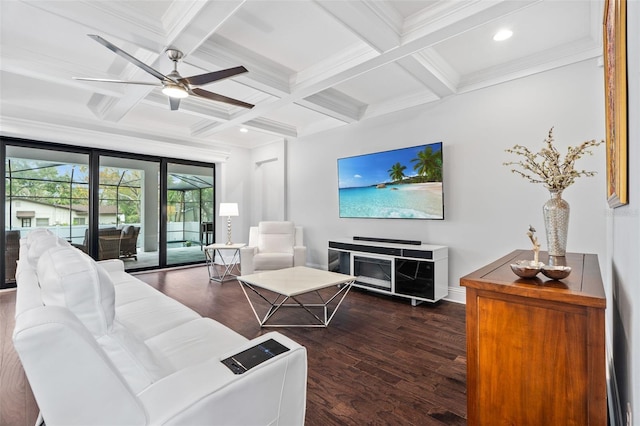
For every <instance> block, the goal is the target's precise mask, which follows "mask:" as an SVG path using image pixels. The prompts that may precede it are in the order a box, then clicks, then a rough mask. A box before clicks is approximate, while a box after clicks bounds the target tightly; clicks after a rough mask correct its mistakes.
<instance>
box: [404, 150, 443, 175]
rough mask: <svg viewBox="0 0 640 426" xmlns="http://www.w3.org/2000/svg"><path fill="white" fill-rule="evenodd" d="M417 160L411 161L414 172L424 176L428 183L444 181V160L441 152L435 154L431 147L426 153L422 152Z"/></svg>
mask: <svg viewBox="0 0 640 426" xmlns="http://www.w3.org/2000/svg"><path fill="white" fill-rule="evenodd" d="M417 155H418V156H417V158H413V159H412V160H411V162H412V163H415V164H414V165H413V170H415V171H416V172H417V173H418V175H419V176H424V178H425V181H426V182H441V181H442V158H441V156H440V152H434V151H433V149H431V147H430V146H428V147H426V148H425V149H424V151H420V152H418V154H417Z"/></svg>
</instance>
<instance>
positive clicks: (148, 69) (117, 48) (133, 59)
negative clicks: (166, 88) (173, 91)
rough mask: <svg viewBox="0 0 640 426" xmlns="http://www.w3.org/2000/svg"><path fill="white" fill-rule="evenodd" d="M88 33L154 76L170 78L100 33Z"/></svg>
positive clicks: (161, 78) (164, 78) (163, 78)
mask: <svg viewBox="0 0 640 426" xmlns="http://www.w3.org/2000/svg"><path fill="white" fill-rule="evenodd" d="M87 35H88V36H89V37H91V38H92V39H94V40H95V41H97V42H98V43H100V44H101V45H103V46H104V47H106V48H107V49H109V50H111V51H112V52H114V53H115V54H117V55H119V56H121V57H123V58H124V59H126V60H127V61H129V62H131V63H132V64H133V65H135V66H137V67H139V68H141V69H143V70H144V71H146V72H148V73H149V74H151V75H152V76H154V77H156V78H158V79H160V80H162V81H164V80H169V78H168V77H167V76H165V75H164V74H162V73H160V72H159V71H156V70H154V69H153V68H151V67H150V66H149V65H147V64H145V63H144V62H142V61H140V60H138V59H136V58H134V57H133V56H131V55H129V54H128V53H127V52H125V51H124V50H122V49H120V48H119V47H118V46H116V45H115V44H112V43H109V42H108V41H107V40H105V39H103V38H102V37H100V36H99V35H95V34H87Z"/></svg>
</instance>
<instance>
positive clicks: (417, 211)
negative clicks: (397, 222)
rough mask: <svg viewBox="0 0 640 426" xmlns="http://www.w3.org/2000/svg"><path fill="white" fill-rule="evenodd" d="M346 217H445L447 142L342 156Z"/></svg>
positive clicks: (342, 205)
mask: <svg viewBox="0 0 640 426" xmlns="http://www.w3.org/2000/svg"><path fill="white" fill-rule="evenodd" d="M338 187H339V189H338V192H339V207H340V217H345V218H346V217H361V218H390V219H392V218H397V219H444V207H443V194H442V143H441V142H437V143H432V144H426V145H419V146H414V147H409V148H402V149H396V150H392V151H384V152H377V153H372V154H365V155H359V156H355V157H347V158H340V159H338Z"/></svg>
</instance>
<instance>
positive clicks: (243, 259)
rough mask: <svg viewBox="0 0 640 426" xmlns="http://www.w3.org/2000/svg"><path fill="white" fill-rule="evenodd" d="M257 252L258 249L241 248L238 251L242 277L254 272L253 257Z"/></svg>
mask: <svg viewBox="0 0 640 426" xmlns="http://www.w3.org/2000/svg"><path fill="white" fill-rule="evenodd" d="M257 251H258V247H242V248H241V249H240V273H241V274H242V275H249V274H253V271H254V270H255V267H254V264H253V256H255V254H256V252H257Z"/></svg>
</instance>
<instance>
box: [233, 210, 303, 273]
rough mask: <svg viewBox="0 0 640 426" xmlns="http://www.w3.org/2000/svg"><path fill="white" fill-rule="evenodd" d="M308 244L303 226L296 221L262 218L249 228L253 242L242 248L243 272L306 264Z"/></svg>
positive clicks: (241, 266) (241, 261) (250, 240)
mask: <svg viewBox="0 0 640 426" xmlns="http://www.w3.org/2000/svg"><path fill="white" fill-rule="evenodd" d="M306 261H307V248H306V247H305V246H304V245H303V242H302V227H301V226H295V225H294V224H293V222H260V223H258V226H252V227H251V228H249V244H248V245H247V246H246V247H243V248H241V249H240V271H241V273H242V275H249V274H253V273H254V272H259V271H269V270H275V269H284V268H291V267H293V266H304V265H305V263H306Z"/></svg>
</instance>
